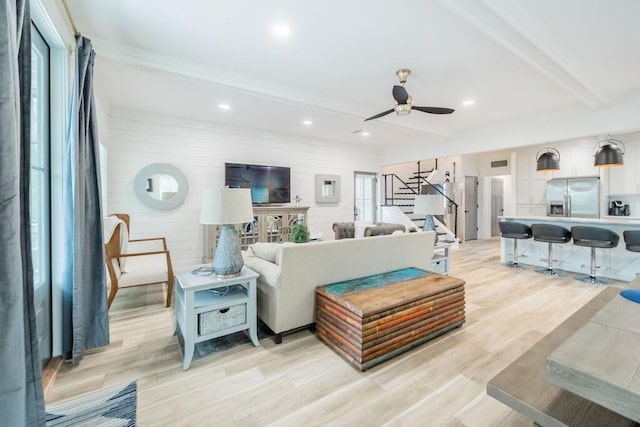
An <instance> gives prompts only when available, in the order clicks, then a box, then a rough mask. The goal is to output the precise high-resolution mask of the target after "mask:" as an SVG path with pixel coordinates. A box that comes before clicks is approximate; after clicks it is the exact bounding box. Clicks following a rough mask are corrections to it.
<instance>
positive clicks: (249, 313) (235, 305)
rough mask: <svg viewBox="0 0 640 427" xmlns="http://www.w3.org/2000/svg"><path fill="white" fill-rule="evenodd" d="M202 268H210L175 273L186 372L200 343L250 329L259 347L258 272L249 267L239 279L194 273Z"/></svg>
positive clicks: (177, 312)
mask: <svg viewBox="0 0 640 427" xmlns="http://www.w3.org/2000/svg"><path fill="white" fill-rule="evenodd" d="M203 266H204V267H206V266H207V265H202V266H199V265H196V266H193V267H189V268H182V269H178V270H176V273H175V277H176V288H175V313H176V316H175V317H176V325H175V326H176V332H177V331H178V330H180V333H181V334H182V337H183V339H184V355H183V363H182V369H183V370H186V369H188V368H189V365H190V364H191V360H192V359H193V352H194V349H195V345H196V343H198V342H202V341H207V340H210V339H213V338H218V337H221V336H224V335H228V334H231V333H234V332H238V331H244V330H247V331H248V332H249V338H250V339H251V342H252V343H253V345H255V346H259V345H260V343H259V342H258V332H257V322H256V316H257V311H256V279H257V278H258V273H256V272H254V271H253V270H251V269H250V268H248V267H246V266H244V267H242V271H241V274H240V276H238V277H234V278H231V279H219V278H217V277H215V275H213V274H212V275H209V276H201V275H196V274H193V273H192V271H193V270H195V269H196V268H198V267H203ZM225 291H226V292H225Z"/></svg>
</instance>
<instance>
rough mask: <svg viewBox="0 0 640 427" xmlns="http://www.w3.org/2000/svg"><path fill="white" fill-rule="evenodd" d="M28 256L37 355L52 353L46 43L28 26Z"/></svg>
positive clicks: (46, 358) (47, 47) (48, 87)
mask: <svg viewBox="0 0 640 427" xmlns="http://www.w3.org/2000/svg"><path fill="white" fill-rule="evenodd" d="M31 40H32V44H31V159H30V174H29V179H30V201H29V209H30V216H31V257H32V262H33V287H34V305H35V310H36V326H37V335H38V343H39V350H40V357H41V359H42V360H43V363H45V362H46V361H47V360H48V359H49V358H50V357H51V237H50V236H51V205H50V200H51V196H50V195H51V187H50V166H51V161H50V147H51V144H50V121H49V92H50V85H49V69H50V64H49V46H48V45H47V43H46V42H45V40H44V38H43V37H42V35H41V34H40V32H39V31H38V30H37V28H36V27H35V26H33V25H32V27H31Z"/></svg>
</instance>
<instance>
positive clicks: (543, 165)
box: [536, 147, 560, 172]
mask: <svg viewBox="0 0 640 427" xmlns="http://www.w3.org/2000/svg"><path fill="white" fill-rule="evenodd" d="M557 170H560V152H559V151H558V150H556V149H555V148H552V147H547V148H545V149H544V151H542V150H540V151H538V154H536V171H538V172H551V171H557Z"/></svg>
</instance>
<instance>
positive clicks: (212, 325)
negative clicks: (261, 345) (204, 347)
mask: <svg viewBox="0 0 640 427" xmlns="http://www.w3.org/2000/svg"><path fill="white" fill-rule="evenodd" d="M246 321H247V304H245V303H243V304H238V305H232V306H231V307H227V308H222V309H219V310H212V311H207V312H205V313H200V314H199V315H198V335H208V334H211V333H214V332H218V331H222V330H224V329H228V328H231V327H233V326H237V325H242V324H243V323H245V322H246Z"/></svg>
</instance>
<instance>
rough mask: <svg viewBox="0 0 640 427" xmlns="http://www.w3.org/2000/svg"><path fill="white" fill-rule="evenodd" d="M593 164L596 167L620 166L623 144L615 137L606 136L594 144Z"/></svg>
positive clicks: (622, 162)
mask: <svg viewBox="0 0 640 427" xmlns="http://www.w3.org/2000/svg"><path fill="white" fill-rule="evenodd" d="M596 147H598V148H597V150H596V153H595V154H594V159H593V165H594V166H598V167H607V166H622V165H623V164H624V159H623V157H624V144H623V143H622V141H618V140H617V139H611V138H608V139H607V140H605V141H602V142H599V143H598V144H596Z"/></svg>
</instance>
